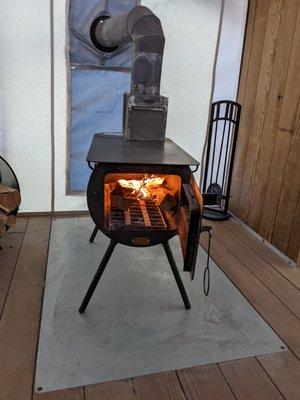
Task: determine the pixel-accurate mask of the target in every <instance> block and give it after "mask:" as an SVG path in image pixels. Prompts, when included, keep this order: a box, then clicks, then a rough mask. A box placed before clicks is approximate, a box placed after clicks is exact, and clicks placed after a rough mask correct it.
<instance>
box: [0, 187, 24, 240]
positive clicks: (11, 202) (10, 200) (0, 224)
mask: <svg viewBox="0 0 300 400" xmlns="http://www.w3.org/2000/svg"><path fill="white" fill-rule="evenodd" d="M20 203H21V195H20V192H19V191H18V190H17V189H13V188H11V187H8V186H5V185H2V183H0V237H2V236H4V235H5V234H6V230H7V227H11V226H15V225H16V217H15V215H13V214H12V212H13V211H15V210H16V209H17V208H18V207H19V205H20Z"/></svg>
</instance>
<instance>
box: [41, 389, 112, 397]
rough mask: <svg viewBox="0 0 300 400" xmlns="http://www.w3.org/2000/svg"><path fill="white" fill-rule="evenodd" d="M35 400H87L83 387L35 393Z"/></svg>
mask: <svg viewBox="0 0 300 400" xmlns="http://www.w3.org/2000/svg"><path fill="white" fill-rule="evenodd" d="M98 399H99V398H98ZM111 399H113V397H112V398H111ZM33 400H85V398H84V390H83V387H81V388H75V389H66V390H58V391H55V392H48V393H33Z"/></svg>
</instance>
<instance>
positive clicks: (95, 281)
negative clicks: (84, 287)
mask: <svg viewBox="0 0 300 400" xmlns="http://www.w3.org/2000/svg"><path fill="white" fill-rule="evenodd" d="M94 232H95V231H94ZM94 232H93V234H94ZM116 244H117V243H116V242H114V241H113V240H111V241H110V243H109V246H108V248H107V249H106V252H105V254H104V256H103V258H102V260H101V263H100V265H99V268H98V270H97V272H96V273H95V276H94V278H93V280H92V283H91V284H90V287H89V288H88V291H87V292H86V295H85V297H84V299H83V302H82V303H81V306H80V308H79V312H80V314H82V313H84V311H85V309H86V308H87V306H88V304H89V301H90V300H91V297H92V296H93V293H94V291H95V289H96V287H97V285H98V282H99V280H100V278H101V276H102V274H103V272H104V270H105V267H106V265H107V263H108V261H109V259H110V256H111V255H112V252H113V251H114V248H115V247H116Z"/></svg>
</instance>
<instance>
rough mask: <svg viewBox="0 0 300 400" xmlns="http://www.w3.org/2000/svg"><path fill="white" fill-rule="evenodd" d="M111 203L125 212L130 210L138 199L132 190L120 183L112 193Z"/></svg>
mask: <svg viewBox="0 0 300 400" xmlns="http://www.w3.org/2000/svg"><path fill="white" fill-rule="evenodd" d="M110 200H111V203H112V204H113V205H115V206H117V207H118V208H120V209H121V210H123V211H126V210H128V208H129V207H130V206H132V205H133V204H134V203H135V202H137V198H136V197H135V196H133V195H132V189H128V188H124V187H122V186H121V185H120V184H119V183H117V185H116V187H115V188H114V189H113V190H112V191H111V193H110Z"/></svg>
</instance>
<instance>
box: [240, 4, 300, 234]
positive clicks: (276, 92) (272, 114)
mask: <svg viewBox="0 0 300 400" xmlns="http://www.w3.org/2000/svg"><path fill="white" fill-rule="evenodd" d="M298 8H299V0H286V1H284V3H283V8H282V11H281V20H280V21H279V23H280V30H279V35H278V36H279V37H278V42H277V45H276V53H275V60H274V67H273V72H272V77H271V81H270V91H269V94H268V97H267V100H266V111H265V118H264V121H263V122H262V124H261V143H260V151H259V154H258V159H257V166H256V172H255V176H254V181H253V185H252V188H251V192H252V193H251V201H250V212H249V217H248V223H249V225H250V226H251V227H252V228H253V229H254V230H256V231H259V228H260V224H261V216H262V211H263V206H264V199H265V194H266V187H267V184H268V182H269V173H268V171H269V170H270V165H271V161H272V154H273V149H274V145H275V139H276V132H277V126H278V122H279V118H280V111H281V106H282V104H283V97H284V93H285V90H284V89H285V83H286V78H287V75H288V70H289V66H290V53H291V50H292V44H293V38H294V30H295V24H296V20H297V12H298ZM298 55H299V54H298ZM286 97H288V98H289V100H290V96H289V93H286ZM284 105H285V103H284ZM287 136H289V135H287ZM286 153H288V148H287V151H286ZM280 158H286V156H285V154H284V153H283V149H281V154H280ZM276 161H278V160H276ZM276 164H277V163H276ZM273 200H274V198H273V197H271V198H270V201H271V203H269V206H268V208H269V209H274V206H273V204H274V203H273ZM276 206H277V205H276ZM266 235H267V236H265V237H269V232H267V233H266Z"/></svg>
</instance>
